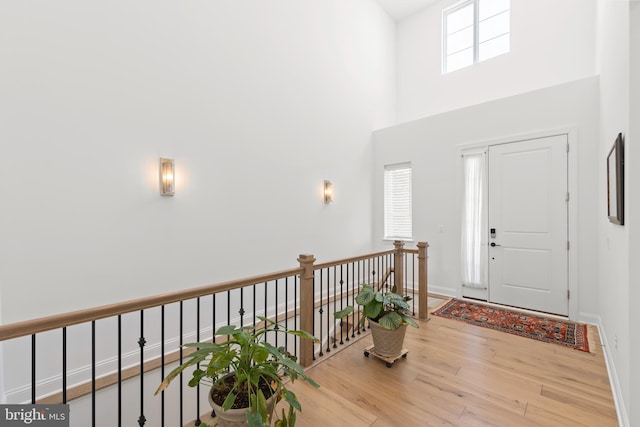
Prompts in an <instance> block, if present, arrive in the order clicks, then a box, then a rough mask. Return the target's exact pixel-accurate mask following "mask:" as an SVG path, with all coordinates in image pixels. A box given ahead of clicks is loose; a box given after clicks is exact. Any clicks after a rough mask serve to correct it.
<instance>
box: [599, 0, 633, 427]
mask: <svg viewBox="0 0 640 427" xmlns="http://www.w3.org/2000/svg"><path fill="white" fill-rule="evenodd" d="M598 7H599V9H598V16H599V27H598V67H599V73H600V111H601V113H600V133H599V136H600V137H599V141H598V159H599V162H598V164H597V166H598V169H597V170H598V187H597V188H598V217H597V220H598V230H599V233H598V245H597V246H598V273H599V274H598V313H599V314H600V317H601V319H602V326H603V329H602V331H601V333H602V334H603V336H604V338H605V340H606V344H607V346H606V347H605V350H606V351H607V355H608V357H609V363H610V366H611V369H612V373H613V377H614V380H615V381H616V382H617V387H616V390H614V392H616V393H617V394H618V396H617V398H618V403H619V405H620V415H621V416H623V417H624V418H626V419H628V416H629V413H630V412H629V411H630V410H631V406H630V387H631V384H630V369H631V365H630V363H631V352H630V340H631V334H632V332H631V331H632V329H631V322H630V320H631V318H630V307H629V305H628V304H626V301H630V298H629V297H630V286H631V283H630V276H629V272H630V252H629V250H630V230H632V229H633V227H634V224H633V219H632V218H630V217H629V213H630V209H629V206H630V203H633V199H630V197H631V196H632V195H633V193H634V185H633V183H630V182H629V178H630V177H631V174H630V171H631V170H632V163H633V159H632V158H629V157H628V155H629V154H630V153H631V152H632V146H633V142H632V141H631V140H630V138H629V137H630V134H629V123H630V122H629V112H630V111H629V100H630V98H629V77H630V74H629V66H630V62H629V52H630V50H629V48H630V44H629V31H630V26H629V2H628V1H626V0H625V1H619V0H603V1H601V2H600V3H599V5H598ZM619 132H622V133H623V135H625V139H626V141H625V143H626V147H625V150H626V154H627V162H626V164H625V179H626V181H627V185H626V186H625V201H626V206H625V217H626V220H625V222H626V224H625V225H624V226H620V225H614V224H612V223H610V222H609V220H608V219H607V187H606V183H607V179H606V177H607V169H606V158H607V155H608V153H609V150H611V147H612V145H613V142H614V140H615V138H616V135H618V133H619ZM632 263H637V260H634V261H633V262H632ZM634 310H635V308H634ZM623 424H624V421H623ZM632 425H634V424H632Z"/></svg>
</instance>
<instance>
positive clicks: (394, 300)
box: [334, 285, 418, 358]
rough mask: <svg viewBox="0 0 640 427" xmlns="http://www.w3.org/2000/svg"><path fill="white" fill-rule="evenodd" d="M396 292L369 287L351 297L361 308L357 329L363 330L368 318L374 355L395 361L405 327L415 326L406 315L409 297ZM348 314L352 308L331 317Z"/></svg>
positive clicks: (364, 287)
mask: <svg viewBox="0 0 640 427" xmlns="http://www.w3.org/2000/svg"><path fill="white" fill-rule="evenodd" d="M396 292H397V288H396V287H395V286H394V287H393V288H392V289H391V290H390V291H376V290H375V289H374V288H373V286H371V285H363V286H362V289H361V290H360V293H359V294H358V296H357V297H356V298H355V301H356V302H357V303H358V305H360V306H362V319H361V320H360V327H363V326H364V324H365V321H366V319H369V325H370V326H371V336H372V338H373V346H374V348H375V352H376V353H377V354H378V355H380V356H383V357H387V358H395V357H397V356H398V355H400V353H401V352H402V344H403V342H404V335H405V333H406V329H407V325H411V326H413V327H414V328H417V327H418V324H417V323H416V322H415V321H414V320H413V319H412V318H411V317H409V316H408V314H409V304H408V302H407V301H410V300H411V297H410V296H407V295H399V294H398V293H396ZM351 313H353V307H352V306H349V307H347V308H345V309H344V310H341V311H337V312H335V313H334V316H335V317H336V318H339V319H341V318H344V317H346V316H348V315H350V314H351ZM365 354H366V353H365Z"/></svg>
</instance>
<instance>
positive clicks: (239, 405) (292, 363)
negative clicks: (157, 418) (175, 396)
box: [156, 317, 319, 427]
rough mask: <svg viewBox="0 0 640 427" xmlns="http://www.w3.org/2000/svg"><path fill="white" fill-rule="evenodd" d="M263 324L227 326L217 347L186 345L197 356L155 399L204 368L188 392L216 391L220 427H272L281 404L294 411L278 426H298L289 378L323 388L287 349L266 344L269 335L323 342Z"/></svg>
mask: <svg viewBox="0 0 640 427" xmlns="http://www.w3.org/2000/svg"><path fill="white" fill-rule="evenodd" d="M260 320H261V321H262V322H264V324H265V327H263V328H259V329H257V328H255V327H244V328H240V327H237V326H235V325H228V326H223V327H221V328H219V329H218V330H217V331H216V332H215V334H214V337H221V338H220V339H218V340H216V341H217V342H197V343H189V344H185V347H189V348H194V349H195V350H194V351H193V352H192V353H191V354H189V355H188V356H187V357H188V360H187V361H186V362H184V363H183V364H181V365H180V366H178V367H177V368H175V369H174V370H173V371H171V372H170V373H169V375H167V377H166V378H165V379H164V380H163V381H162V383H161V384H160V386H159V387H158V389H157V390H156V394H158V393H159V392H161V391H162V390H164V389H166V388H167V387H168V386H169V384H170V383H171V381H172V380H173V379H174V378H176V377H177V376H178V375H179V374H180V373H181V372H183V371H184V370H185V369H187V368H189V367H192V366H196V365H198V364H199V366H197V367H196V368H195V369H194V370H193V376H192V378H191V380H190V381H189V386H191V387H195V386H196V385H198V384H200V383H204V384H207V385H210V386H211V389H210V391H209V403H211V406H212V408H213V409H214V411H215V413H216V416H217V420H218V424H217V425H219V426H230V425H233V426H237V425H239V424H238V422H243V420H244V421H246V424H245V425H248V426H251V427H254V426H255V427H258V426H259V427H264V426H269V425H271V422H272V419H271V416H272V412H273V408H274V407H275V404H276V403H277V402H278V401H280V400H281V399H284V400H285V401H286V402H287V403H288V404H289V410H288V413H287V414H285V410H284V409H283V410H282V416H281V418H280V419H279V420H276V421H274V422H273V425H274V426H277V427H281V426H293V425H295V420H296V412H295V411H296V410H297V411H300V410H301V406H300V402H298V399H297V397H296V395H295V394H294V393H293V392H292V391H291V390H288V389H287V386H286V379H285V377H289V378H290V380H291V382H293V381H294V380H296V379H298V378H301V379H302V380H304V381H306V382H308V383H309V384H311V385H312V386H314V387H319V385H318V384H317V383H316V382H315V381H313V380H312V379H311V378H309V377H308V376H307V375H306V374H305V372H304V370H303V369H302V367H301V366H300V365H299V364H298V363H297V362H296V360H295V356H293V355H292V354H290V353H289V352H287V351H286V350H285V349H284V348H276V347H274V346H273V345H271V344H270V343H269V342H267V341H266V335H267V333H285V334H291V335H295V336H298V337H301V338H304V339H310V340H313V341H318V340H317V339H316V338H314V337H313V335H311V334H309V333H307V332H304V331H296V330H289V329H287V328H285V327H284V326H282V325H279V324H277V323H275V322H273V321H272V320H269V319H266V318H263V317H261V318H260ZM229 417H230V418H231V420H229V419H228V418H229ZM238 418H239V420H238ZM203 425H204V424H203Z"/></svg>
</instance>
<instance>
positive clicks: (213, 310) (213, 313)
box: [181, 294, 216, 425]
mask: <svg viewBox="0 0 640 427" xmlns="http://www.w3.org/2000/svg"><path fill="white" fill-rule="evenodd" d="M211 329H212V333H211V334H212V338H211V342H216V294H213V295H211ZM215 416H216V411H215V410H213V409H212V410H211V418H213V417H215ZM181 425H182V424H181Z"/></svg>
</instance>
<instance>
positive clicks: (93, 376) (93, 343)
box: [91, 320, 96, 427]
mask: <svg viewBox="0 0 640 427" xmlns="http://www.w3.org/2000/svg"><path fill="white" fill-rule="evenodd" d="M91 425H92V426H94V427H95V425H96V321H95V320H93V321H92V322H91Z"/></svg>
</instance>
